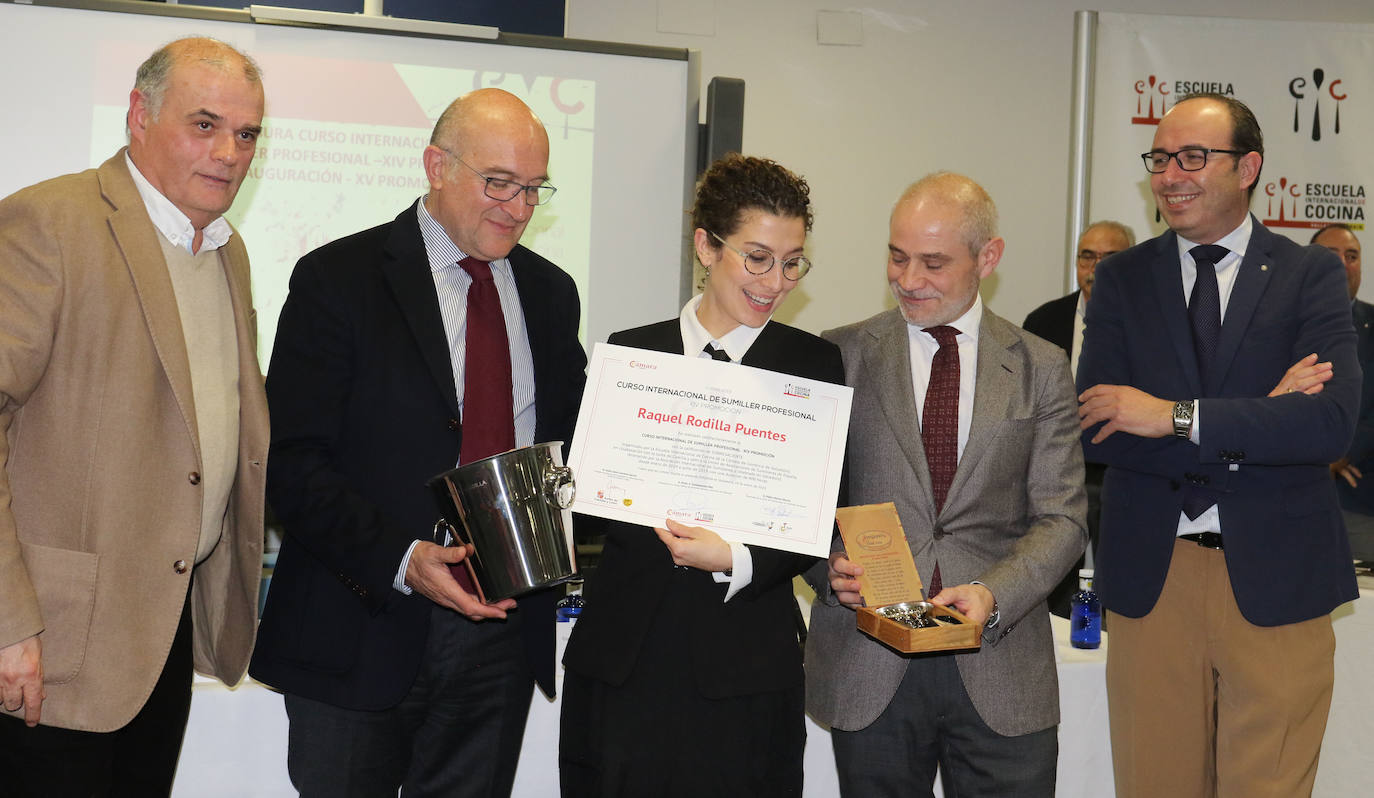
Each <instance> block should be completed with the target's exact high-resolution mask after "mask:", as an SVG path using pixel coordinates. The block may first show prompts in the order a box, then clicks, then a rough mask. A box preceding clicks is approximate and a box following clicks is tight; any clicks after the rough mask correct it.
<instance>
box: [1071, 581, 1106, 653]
mask: <svg viewBox="0 0 1374 798" xmlns="http://www.w3.org/2000/svg"><path fill="white" fill-rule="evenodd" d="M1072 602H1073V610H1072V612H1071V613H1070V614H1069V642H1070V643H1071V644H1073V647H1074V648H1097V647H1098V646H1100V645H1102V601H1101V599H1099V598H1098V597H1097V593H1095V592H1094V591H1093V572H1092V569H1090V568H1084V569H1082V570H1080V571H1079V572H1078V592H1077V593H1075V594H1073V599H1072Z"/></svg>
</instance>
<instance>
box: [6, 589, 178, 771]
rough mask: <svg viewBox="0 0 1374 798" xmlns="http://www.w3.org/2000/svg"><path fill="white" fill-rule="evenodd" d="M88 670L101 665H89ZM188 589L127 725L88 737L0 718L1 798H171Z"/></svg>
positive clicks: (74, 731) (8, 718) (175, 762)
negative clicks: (152, 678) (144, 697)
mask: <svg viewBox="0 0 1374 798" xmlns="http://www.w3.org/2000/svg"><path fill="white" fill-rule="evenodd" d="M86 667H97V668H98V667H100V663H98V662H87V663H86ZM192 668H193V664H192V654H191V612H190V590H187V601H186V604H185V605H184V606H183V607H182V609H181V622H180V623H179V624H178V625H177V632H176V637H174V638H173V640H172V649H171V651H170V652H168V654H167V662H166V663H165V664H164V665H163V666H162V674H161V675H160V676H159V677H158V680H157V684H156V685H155V686H154V687H153V692H152V695H150V696H149V697H148V701H147V703H145V704H144V705H143V708H142V709H140V710H139V711H138V714H137V715H135V716H134V719H133V720H131V721H129V723H128V725H126V726H124V727H123V728H121V729H118V730H116V731H112V732H88V731H76V730H73V729H59V728H57V727H55V726H44V725H41V724H40V725H38V726H36V727H34V728H32V729H30V728H28V727H27V726H25V725H24V722H23V721H22V720H18V719H16V718H12V717H10V716H0V795H3V796H5V798H94V797H97V796H98V798H124V797H125V796H127V798H154V797H155V796H159V795H170V794H171V792H172V780H173V779H174V778H175V777H176V771H177V758H178V757H180V756H181V740H182V737H183V736H185V734H186V718H187V716H188V715H189V714H190V712H191V677H192Z"/></svg>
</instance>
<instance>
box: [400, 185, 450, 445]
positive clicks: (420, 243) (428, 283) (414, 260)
mask: <svg viewBox="0 0 1374 798" xmlns="http://www.w3.org/2000/svg"><path fill="white" fill-rule="evenodd" d="M386 254H387V258H388V260H387V262H386V264H385V265H384V266H383V267H382V274H383V276H384V277H385V279H386V282H387V285H388V286H390V288H391V291H392V293H393V294H394V295H395V297H396V306H397V308H398V310H399V311H400V313H401V315H402V316H403V317H405V320H406V324H407V325H409V327H410V332H411V335H413V336H414V337H415V343H416V346H418V347H419V349H420V355H421V357H422V358H423V359H424V361H425V365H427V366H428V367H429V373H430V376H431V377H433V378H434V383H435V386H436V387H438V389H439V393H441V394H442V395H443V396H444V400H445V401H446V402H447V403H448V407H449V410H450V411H451V412H452V413H453V417H454V418H457V417H458V392H457V389H456V388H455V387H454V386H455V383H454V378H453V360H452V359H451V357H450V355H449V351H448V334H447V333H445V332H444V318H443V315H442V314H441V313H440V312H439V297H438V294H437V293H436V292H435V289H434V277H433V276H432V274H431V273H430V269H429V256H428V255H427V254H426V252H425V244H424V238H423V237H421V235H420V220H419V218H418V217H417V216H416V210H415V206H414V205H411V206H410V207H408V208H406V209H405V210H404V211H402V212H401V215H400V216H397V217H396V221H395V223H394V224H393V225H392V228H391V235H390V238H388V239H387V243H386Z"/></svg>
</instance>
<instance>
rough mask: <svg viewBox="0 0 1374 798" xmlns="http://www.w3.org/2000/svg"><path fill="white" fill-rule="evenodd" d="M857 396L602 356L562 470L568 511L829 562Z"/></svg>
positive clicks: (768, 375) (661, 361)
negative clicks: (666, 526) (681, 527)
mask: <svg viewBox="0 0 1374 798" xmlns="http://www.w3.org/2000/svg"><path fill="white" fill-rule="evenodd" d="M852 395H853V392H852V391H851V390H850V389H849V388H847V387H845V386H843V385H833V384H831V383H828V382H820V381H818V380H806V379H801V378H798V377H792V376H788V375H785V374H778V373H776V372H772V371H765V370H763V369H756V368H751V367H749V366H742V365H738V364H732V363H719V362H716V361H714V360H709V359H706V358H697V357H684V356H682V355H670V354H665V353H662V352H652V351H647V350H643V349H634V348H631V347H624V346H614V345H611V344H597V345H596V347H595V348H594V349H593V351H592V360H591V364H590V365H589V366H588V368H587V388H586V391H585V393H584V394H583V396H582V409H581V413H580V415H579V416H578V418H577V430H576V432H575V433H574V436H573V443H572V451H571V454H570V455H569V457H568V465H569V466H571V467H572V470H573V478H574V479H575V480H576V482H577V499H576V501H575V502H574V504H573V507H572V509H573V511H574V512H578V513H584V514H586V515H595V516H600V517H602V518H610V519H614V520H619V521H628V522H630V523H634V524H642V525H644V526H657V527H662V526H663V523H664V519H666V518H671V519H673V520H674V521H678V522H680V523H684V524H689V525H691V526H704V527H708V528H710V529H712V530H714V531H715V532H716V533H717V534H719V535H720V536H721V537H723V538H725V539H726V540H728V541H732V542H738V543H748V544H752V545H758V546H768V547H770V548H774V549H783V550H786V551H793V552H798V553H802V554H810V555H814V556H817V557H825V556H826V555H828V554H829V553H830V538H831V533H832V531H833V529H834V520H835V499H836V494H837V493H838V491H839V485H840V469H841V467H842V466H843V462H844V446H845V438H846V436H847V434H848V431H849V408H850V400H851V398H852Z"/></svg>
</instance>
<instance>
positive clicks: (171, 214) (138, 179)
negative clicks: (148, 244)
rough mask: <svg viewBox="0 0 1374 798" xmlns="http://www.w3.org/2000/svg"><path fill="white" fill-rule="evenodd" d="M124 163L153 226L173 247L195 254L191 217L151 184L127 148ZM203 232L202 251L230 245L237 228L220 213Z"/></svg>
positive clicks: (194, 236)
mask: <svg viewBox="0 0 1374 798" xmlns="http://www.w3.org/2000/svg"><path fill="white" fill-rule="evenodd" d="M124 164H125V165H126V166H128V167H129V176H130V177H132V178H133V179H134V187H135V188H137V189H138V195H139V196H140V197H142V198H143V207H144V208H146V209H147V210H148V218H149V219H152V220H153V227H155V228H157V231H158V232H159V233H161V234H162V235H163V237H164V238H166V239H167V240H168V241H170V242H172V246H174V247H179V248H181V249H184V250H186V251H187V252H190V253H191V254H192V255H195V254H197V253H196V251H195V250H193V249H191V247H192V245H193V244H194V243H195V240H196V228H195V225H193V224H191V220H190V219H189V218H188V217H187V216H186V214H184V213H182V212H181V209H179V208H177V206H176V205H174V204H172V201H171V200H169V199H167V198H166V197H164V196H163V195H162V192H160V191H158V190H157V189H156V188H153V184H152V183H149V182H148V178H146V177H144V176H143V173H142V172H140V171H139V170H138V167H137V166H135V165H134V162H133V159H132V158H130V157H129V153H128V151H127V150H126V151H125V153H124ZM200 232H201V241H200V251H201V252H209V251H212V250H216V249H219V248H220V247H222V246H224V245H225V244H228V243H229V239H230V238H232V237H233V235H234V228H232V227H230V226H229V222H228V221H226V220H225V218H224V217H223V216H221V217H219V218H217V219H215V220H214V221H213V222H211V223H209V224H207V225H206V226H205V229H204V230H202V231H200Z"/></svg>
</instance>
